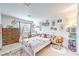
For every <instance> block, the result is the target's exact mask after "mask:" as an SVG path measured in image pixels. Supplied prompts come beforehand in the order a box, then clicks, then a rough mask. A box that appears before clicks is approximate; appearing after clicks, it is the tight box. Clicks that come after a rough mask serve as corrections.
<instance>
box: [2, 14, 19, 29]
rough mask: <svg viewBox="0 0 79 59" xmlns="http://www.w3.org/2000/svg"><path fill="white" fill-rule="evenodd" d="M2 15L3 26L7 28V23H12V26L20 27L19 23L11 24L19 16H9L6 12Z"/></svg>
mask: <svg viewBox="0 0 79 59" xmlns="http://www.w3.org/2000/svg"><path fill="white" fill-rule="evenodd" d="M1 17H2V26H3V27H4V28H5V27H6V26H7V25H11V26H13V27H18V24H15V25H13V24H11V22H12V21H13V20H17V18H15V17H12V16H8V15H4V14H2V15H1Z"/></svg>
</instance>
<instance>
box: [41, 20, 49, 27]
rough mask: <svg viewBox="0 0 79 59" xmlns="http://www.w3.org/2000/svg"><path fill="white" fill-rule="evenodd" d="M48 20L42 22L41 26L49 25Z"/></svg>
mask: <svg viewBox="0 0 79 59" xmlns="http://www.w3.org/2000/svg"><path fill="white" fill-rule="evenodd" d="M49 24H50V23H49V21H48V20H46V21H45V22H42V26H49Z"/></svg>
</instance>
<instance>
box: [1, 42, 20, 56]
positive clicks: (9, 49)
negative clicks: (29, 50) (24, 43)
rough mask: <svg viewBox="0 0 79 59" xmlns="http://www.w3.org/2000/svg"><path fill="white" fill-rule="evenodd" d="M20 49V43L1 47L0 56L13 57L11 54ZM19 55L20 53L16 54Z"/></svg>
mask: <svg viewBox="0 0 79 59" xmlns="http://www.w3.org/2000/svg"><path fill="white" fill-rule="evenodd" d="M20 49H21V44H20V43H14V44H10V45H6V46H3V47H2V49H1V50H0V56H11V55H12V56H13V53H15V52H16V51H19V50H20ZM18 54H20V53H18Z"/></svg>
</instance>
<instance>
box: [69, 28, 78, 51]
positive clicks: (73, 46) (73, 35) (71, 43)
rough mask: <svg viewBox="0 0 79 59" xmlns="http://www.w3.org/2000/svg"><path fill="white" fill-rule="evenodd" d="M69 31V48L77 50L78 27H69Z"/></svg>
mask: <svg viewBox="0 0 79 59" xmlns="http://www.w3.org/2000/svg"><path fill="white" fill-rule="evenodd" d="M68 33H69V36H68V37H69V40H68V48H69V50H71V51H72V52H76V39H77V34H76V27H70V28H69V29H68Z"/></svg>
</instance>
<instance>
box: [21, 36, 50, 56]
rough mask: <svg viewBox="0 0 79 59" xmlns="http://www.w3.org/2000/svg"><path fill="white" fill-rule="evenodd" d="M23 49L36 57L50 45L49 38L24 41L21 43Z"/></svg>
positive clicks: (34, 38) (33, 38)
mask: <svg viewBox="0 0 79 59" xmlns="http://www.w3.org/2000/svg"><path fill="white" fill-rule="evenodd" d="M21 44H22V47H23V48H24V50H26V51H27V52H28V53H29V54H30V55H34V56H35V54H36V53H37V52H39V51H40V50H41V49H43V48H44V47H46V46H47V45H49V44H50V39H49V38H40V37H38V38H37V37H32V38H30V39H28V41H27V39H22V41H21Z"/></svg>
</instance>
